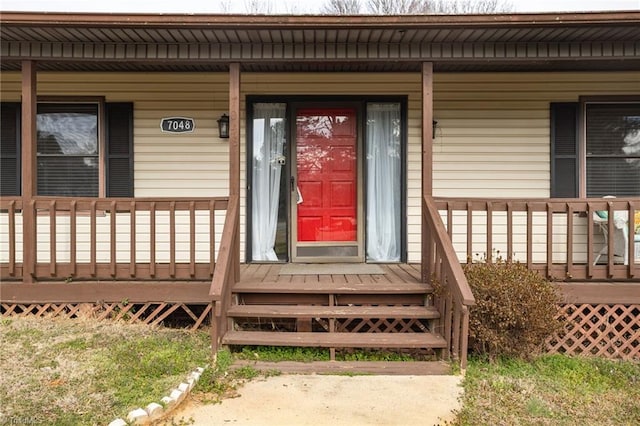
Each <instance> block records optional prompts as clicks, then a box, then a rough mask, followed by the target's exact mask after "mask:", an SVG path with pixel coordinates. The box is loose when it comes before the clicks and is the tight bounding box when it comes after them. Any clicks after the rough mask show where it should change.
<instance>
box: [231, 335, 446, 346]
mask: <svg viewBox="0 0 640 426" xmlns="http://www.w3.org/2000/svg"><path fill="white" fill-rule="evenodd" d="M222 341H223V343H225V344H228V345H269V346H301V347H325V348H340V347H343V348H380V347H385V348H442V347H445V346H446V342H445V341H444V339H442V337H440V336H436V335H434V334H431V333H302V332H297V333H296V332H294V333H291V332H278V333H264V332H259V331H230V332H228V333H227V334H226V335H225V336H224V337H223V339H222Z"/></svg>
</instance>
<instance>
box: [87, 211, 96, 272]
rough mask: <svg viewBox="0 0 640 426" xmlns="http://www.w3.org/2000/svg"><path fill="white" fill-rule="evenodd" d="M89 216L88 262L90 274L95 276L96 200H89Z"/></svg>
mask: <svg viewBox="0 0 640 426" xmlns="http://www.w3.org/2000/svg"><path fill="white" fill-rule="evenodd" d="M89 217H90V220H91V230H90V232H89V234H90V238H91V241H90V251H91V264H90V266H89V267H90V270H91V276H92V277H95V276H96V263H97V257H96V246H97V241H96V240H97V238H98V236H97V232H96V201H95V200H94V201H91V205H90V211H89Z"/></svg>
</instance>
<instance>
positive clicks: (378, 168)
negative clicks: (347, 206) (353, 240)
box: [366, 103, 402, 262]
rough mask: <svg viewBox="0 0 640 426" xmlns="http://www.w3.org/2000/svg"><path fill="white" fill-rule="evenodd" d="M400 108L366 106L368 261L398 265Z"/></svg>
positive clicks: (399, 243)
mask: <svg viewBox="0 0 640 426" xmlns="http://www.w3.org/2000/svg"><path fill="white" fill-rule="evenodd" d="M401 128H402V126H401V117H400V104H398V103H369V104H367V137H366V155H367V159H366V161H367V260H371V261H377V262H382V261H385V262H389V261H399V260H400V254H401V241H402V239H401V212H402V204H401V203H402V181H401V179H402V146H401V142H402V137H401V136H402V135H401Z"/></svg>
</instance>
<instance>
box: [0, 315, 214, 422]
mask: <svg viewBox="0 0 640 426" xmlns="http://www.w3.org/2000/svg"><path fill="white" fill-rule="evenodd" d="M209 343H210V342H209V336H208V334H207V333H204V332H188V331H184V330H175V329H166V328H161V327H159V328H152V327H149V326H145V325H127V324H123V323H115V322H107V321H95V320H89V319H87V320H80V319H76V320H61V319H51V318H44V319H37V318H4V319H2V321H0V348H2V350H1V351H0V371H2V374H0V389H2V392H0V424H5V423H9V424H11V422H16V421H17V422H28V423H33V424H47V425H76V424H108V423H109V422H111V421H112V420H113V419H115V418H117V417H126V414H127V413H128V412H129V411H130V410H132V409H134V408H137V407H144V406H146V405H147V404H149V403H151V402H158V401H160V399H161V398H162V397H163V396H165V395H167V394H168V393H169V392H170V390H171V389H173V388H175V387H176V386H177V385H178V384H180V383H181V382H182V381H184V380H185V379H186V377H187V375H188V373H189V372H191V371H193V370H194V369H195V368H196V367H199V366H205V365H207V364H208V363H209V357H210V352H209Z"/></svg>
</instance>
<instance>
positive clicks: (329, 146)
mask: <svg viewBox="0 0 640 426" xmlns="http://www.w3.org/2000/svg"><path fill="white" fill-rule="evenodd" d="M356 124H357V116H356V110H355V109H353V108H304V109H299V110H298V111H297V114H296V129H297V130H296V165H297V166H296V175H297V190H296V194H295V195H294V202H295V201H297V221H296V223H297V242H298V243H310V242H317V243H328V242H342V243H345V242H356V241H357V235H358V223H357V217H358V208H357V206H358V190H357V188H358V186H357V177H358V173H357V170H358V167H357V161H356V153H357V134H356V129H357V125H356Z"/></svg>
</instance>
